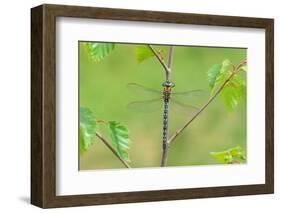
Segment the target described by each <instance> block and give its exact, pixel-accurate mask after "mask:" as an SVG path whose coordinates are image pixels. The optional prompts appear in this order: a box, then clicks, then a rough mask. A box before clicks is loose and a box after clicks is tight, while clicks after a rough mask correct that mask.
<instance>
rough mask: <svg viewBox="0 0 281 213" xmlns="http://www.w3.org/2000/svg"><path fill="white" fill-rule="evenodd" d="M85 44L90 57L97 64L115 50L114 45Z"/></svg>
mask: <svg viewBox="0 0 281 213" xmlns="http://www.w3.org/2000/svg"><path fill="white" fill-rule="evenodd" d="M85 44H86V47H87V49H88V52H89V54H90V56H91V57H92V58H93V59H94V60H95V61H97V62H98V61H101V60H102V59H104V58H105V57H106V56H108V55H109V54H110V53H111V52H112V51H113V50H114V48H115V44H114V43H94V42H87V43H85Z"/></svg>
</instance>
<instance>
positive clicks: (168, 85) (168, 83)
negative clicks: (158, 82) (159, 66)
mask: <svg viewBox="0 0 281 213" xmlns="http://www.w3.org/2000/svg"><path fill="white" fill-rule="evenodd" d="M162 86H163V87H174V86H175V84H174V83H173V82H170V81H165V82H164V83H163V84H162Z"/></svg>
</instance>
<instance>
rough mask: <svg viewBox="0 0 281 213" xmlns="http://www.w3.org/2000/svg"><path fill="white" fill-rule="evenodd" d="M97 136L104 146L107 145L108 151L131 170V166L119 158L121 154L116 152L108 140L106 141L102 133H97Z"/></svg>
mask: <svg viewBox="0 0 281 213" xmlns="http://www.w3.org/2000/svg"><path fill="white" fill-rule="evenodd" d="M96 136H97V137H98V138H99V139H100V140H101V141H102V142H103V143H104V145H105V146H106V147H107V148H108V149H110V151H111V152H112V153H113V154H114V155H115V156H116V157H117V158H118V159H119V160H120V161H121V163H122V164H123V165H124V166H125V167H127V168H131V166H130V165H129V164H128V163H127V162H126V161H125V160H123V159H122V158H121V157H120V156H119V154H118V153H117V152H116V150H115V149H114V148H113V147H112V146H111V145H110V143H109V142H108V141H107V140H106V139H104V138H103V137H102V136H101V134H100V133H98V132H96Z"/></svg>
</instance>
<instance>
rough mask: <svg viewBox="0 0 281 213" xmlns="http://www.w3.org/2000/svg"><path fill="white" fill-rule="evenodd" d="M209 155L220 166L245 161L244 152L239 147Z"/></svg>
mask: <svg viewBox="0 0 281 213" xmlns="http://www.w3.org/2000/svg"><path fill="white" fill-rule="evenodd" d="M210 155H211V156H212V157H214V158H215V159H216V160H217V161H218V162H219V163H222V164H231V163H238V162H239V163H242V162H245V160H246V156H245V154H244V151H243V149H242V148H241V147H240V146H236V147H233V148H230V149H227V150H224V151H221V152H210Z"/></svg>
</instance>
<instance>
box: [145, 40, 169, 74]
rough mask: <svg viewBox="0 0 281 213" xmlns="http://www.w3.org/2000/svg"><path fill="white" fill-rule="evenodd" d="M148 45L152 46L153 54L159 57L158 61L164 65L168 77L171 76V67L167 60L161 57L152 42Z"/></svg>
mask: <svg viewBox="0 0 281 213" xmlns="http://www.w3.org/2000/svg"><path fill="white" fill-rule="evenodd" d="M148 47H149V48H150V50H151V51H152V52H153V54H154V55H155V56H156V58H157V59H158V61H159V62H160V64H161V65H162V67H163V68H164V70H165V73H166V78H167V76H169V75H170V72H171V71H170V68H169V67H168V66H167V64H166V63H165V61H164V60H163V59H162V58H161V56H160V55H159V54H158V53H157V52H156V51H155V50H154V48H153V47H152V46H151V45H150V44H148Z"/></svg>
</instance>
